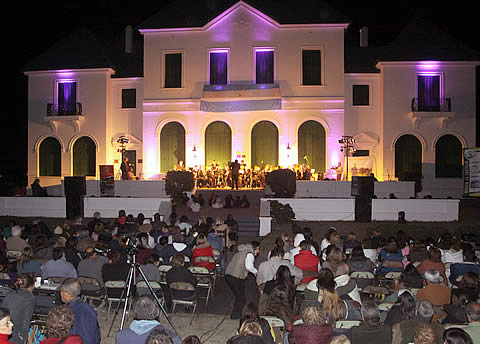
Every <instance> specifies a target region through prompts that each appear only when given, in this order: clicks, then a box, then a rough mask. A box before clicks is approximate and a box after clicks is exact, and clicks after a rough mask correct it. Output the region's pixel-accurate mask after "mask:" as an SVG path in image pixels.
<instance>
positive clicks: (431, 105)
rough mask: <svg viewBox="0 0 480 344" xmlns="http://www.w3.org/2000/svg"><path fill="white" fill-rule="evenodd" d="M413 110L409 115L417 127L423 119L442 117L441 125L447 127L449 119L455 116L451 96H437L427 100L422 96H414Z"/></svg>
mask: <svg viewBox="0 0 480 344" xmlns="http://www.w3.org/2000/svg"><path fill="white" fill-rule="evenodd" d="M410 108H411V112H410V113H409V117H410V118H412V120H413V124H414V127H415V129H417V128H418V127H419V125H420V122H421V121H422V120H423V119H432V118H436V119H440V126H441V128H442V129H445V128H446V127H447V124H448V120H449V119H451V118H453V117H455V112H452V102H451V99H450V98H437V99H433V100H427V99H422V98H413V99H412V101H411V104H410Z"/></svg>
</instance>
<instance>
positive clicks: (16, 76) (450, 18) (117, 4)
mask: <svg viewBox="0 0 480 344" xmlns="http://www.w3.org/2000/svg"><path fill="white" fill-rule="evenodd" d="M196 1H202V0H196ZM218 1H221V0H218ZM163 2H165V0H157V1H155V2H151V1H131V0H130V1H120V0H117V1H114V0H96V1H92V0H84V1H58V0H52V1H43V2H35V3H31V4H30V3H28V2H27V3H25V2H17V3H18V4H17V5H14V8H13V9H12V10H9V11H8V13H6V14H5V17H6V18H5V19H4V22H5V24H7V25H3V27H4V31H3V35H2V38H3V48H4V49H2V51H3V55H4V57H6V60H7V62H6V64H5V65H4V70H5V71H6V74H7V82H6V83H5V84H6V85H8V87H7V92H6V97H4V98H3V100H4V101H3V107H4V108H3V127H4V129H3V130H4V132H6V133H7V135H6V136H4V137H6V138H7V140H5V141H6V142H4V144H3V145H2V148H1V156H2V157H3V162H2V163H1V164H0V173H1V174H3V175H13V176H14V177H15V178H16V179H19V180H22V179H24V176H25V175H26V146H25V140H26V137H27V130H26V117H27V107H26V96H27V87H26V86H27V83H26V77H25V76H23V74H22V73H21V68H22V66H23V65H25V64H26V63H27V62H29V61H30V60H31V59H33V58H35V57H36V56H38V55H39V54H40V53H42V52H43V51H45V50H46V49H48V47H49V46H51V45H53V44H54V43H55V42H57V41H58V40H60V39H62V38H64V37H65V36H67V35H68V34H69V33H71V32H72V31H73V30H75V29H76V28H78V27H80V26H81V25H86V26H90V27H98V26H100V25H102V26H103V25H107V26H108V27H110V28H111V30H112V31H119V30H122V29H123V27H124V26H125V25H127V24H133V25H136V24H139V23H140V22H141V21H142V20H143V19H146V18H148V16H150V15H152V14H154V13H155V12H157V11H158V10H160V9H161V6H162V3H163ZM315 2H317V0H312V3H315ZM329 2H330V3H331V4H332V6H334V7H336V8H337V9H338V10H339V11H340V12H342V13H343V14H344V15H345V16H347V17H348V18H350V19H351V20H352V25H351V26H350V28H349V29H348V30H347V32H346V36H345V37H346V41H347V42H354V43H356V42H358V30H359V28H360V27H361V26H363V25H366V26H368V28H369V43H370V44H371V45H374V44H384V43H388V42H390V41H391V40H392V39H393V38H394V37H395V35H396V34H398V33H399V32H400V30H401V29H402V28H403V26H404V25H405V24H406V23H407V22H408V20H409V18H410V17H411V16H412V15H413V14H414V13H415V11H416V10H418V8H422V9H423V10H424V13H425V14H426V16H427V17H429V18H430V19H431V20H432V21H434V22H435V23H437V24H438V25H439V26H440V27H441V28H442V29H443V30H445V31H448V32H450V33H451V34H452V35H454V36H455V37H457V38H458V39H460V40H462V41H463V42H464V43H465V44H467V45H469V46H470V47H472V48H475V49H477V50H479V51H480V39H479V38H478V36H477V35H478V34H479V32H480V30H479V28H478V22H479V19H480V18H479V17H478V16H479V13H480V11H479V10H480V5H478V4H473V3H476V2H473V1H456V2H448V3H446V2H440V1H437V2H435V3H434V2H433V1H396V2H391V1H368V0H363V1H352V0H348V1H347V0H339V1H335V0H331V1H329ZM27 4H28V5H27ZM122 4H124V5H122ZM292 4H293V6H294V4H295V0H292ZM392 6H393V7H392ZM15 7H16V8H15ZM7 47H8V48H7Z"/></svg>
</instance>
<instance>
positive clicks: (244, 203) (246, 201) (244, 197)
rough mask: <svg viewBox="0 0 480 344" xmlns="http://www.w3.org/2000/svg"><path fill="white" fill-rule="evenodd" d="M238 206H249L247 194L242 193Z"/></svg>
mask: <svg viewBox="0 0 480 344" xmlns="http://www.w3.org/2000/svg"><path fill="white" fill-rule="evenodd" d="M240 208H250V201H249V200H248V198H247V195H243V197H242V200H241V202H240Z"/></svg>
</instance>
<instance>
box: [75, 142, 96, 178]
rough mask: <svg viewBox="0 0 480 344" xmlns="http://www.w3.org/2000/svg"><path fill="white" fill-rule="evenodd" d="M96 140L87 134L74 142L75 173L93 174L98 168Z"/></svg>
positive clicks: (76, 174)
mask: <svg viewBox="0 0 480 344" xmlns="http://www.w3.org/2000/svg"><path fill="white" fill-rule="evenodd" d="M96 153H97V152H96V147H95V142H93V140H92V139H91V138H89V137H87V136H82V137H80V138H79V139H78V140H76V141H75V143H74V144H73V175H74V176H93V177H95V169H96Z"/></svg>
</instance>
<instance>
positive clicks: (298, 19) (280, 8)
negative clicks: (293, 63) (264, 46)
mask: <svg viewBox="0 0 480 344" xmlns="http://www.w3.org/2000/svg"><path fill="white" fill-rule="evenodd" d="M238 3H240V4H243V5H247V6H251V7H253V8H255V9H256V10H258V11H260V12H262V13H263V14H265V15H266V16H268V17H270V18H271V19H273V20H274V21H275V22H277V23H279V24H281V25H283V24H284V25H287V24H348V23H350V20H349V19H348V18H346V17H345V16H344V15H343V14H341V13H340V12H338V11H337V10H336V9H334V8H333V7H331V6H330V5H328V4H327V3H326V2H325V1H323V0H295V1H293V0H240V1H239V0H203V1H202V0H174V1H171V2H170V3H169V4H167V5H166V6H165V7H164V8H162V10H161V11H159V12H158V13H156V14H155V15H153V16H152V17H150V18H149V19H147V20H146V21H144V22H143V23H142V24H140V25H139V27H138V29H139V30H149V29H173V28H201V27H204V26H205V25H207V24H208V23H209V22H211V21H213V20H214V19H215V18H216V17H217V16H219V15H221V14H222V13H223V12H225V11H227V10H228V9H229V8H231V7H232V6H235V5H237V4H238Z"/></svg>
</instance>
